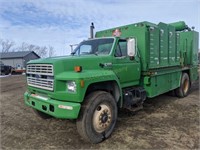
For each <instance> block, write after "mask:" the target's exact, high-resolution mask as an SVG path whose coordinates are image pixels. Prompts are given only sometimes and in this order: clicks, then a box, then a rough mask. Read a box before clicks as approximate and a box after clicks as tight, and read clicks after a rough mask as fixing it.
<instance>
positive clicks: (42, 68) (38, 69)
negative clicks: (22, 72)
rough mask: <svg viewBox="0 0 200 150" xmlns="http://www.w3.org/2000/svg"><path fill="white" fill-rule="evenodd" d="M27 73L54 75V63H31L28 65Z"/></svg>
mask: <svg viewBox="0 0 200 150" xmlns="http://www.w3.org/2000/svg"><path fill="white" fill-rule="evenodd" d="M27 73H30V74H41V75H51V76H53V65H49V64H30V65H27Z"/></svg>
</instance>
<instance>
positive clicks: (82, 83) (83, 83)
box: [80, 80, 85, 88]
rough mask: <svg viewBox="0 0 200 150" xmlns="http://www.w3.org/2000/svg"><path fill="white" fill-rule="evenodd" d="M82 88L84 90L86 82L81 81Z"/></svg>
mask: <svg viewBox="0 0 200 150" xmlns="http://www.w3.org/2000/svg"><path fill="white" fill-rule="evenodd" d="M80 83H81V87H82V88H83V87H84V85H85V82H84V80H81V82H80Z"/></svg>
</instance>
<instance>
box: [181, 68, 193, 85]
mask: <svg viewBox="0 0 200 150" xmlns="http://www.w3.org/2000/svg"><path fill="white" fill-rule="evenodd" d="M183 73H187V74H188V77H189V79H190V84H191V77H190V70H184V71H183V72H182V74H183Z"/></svg>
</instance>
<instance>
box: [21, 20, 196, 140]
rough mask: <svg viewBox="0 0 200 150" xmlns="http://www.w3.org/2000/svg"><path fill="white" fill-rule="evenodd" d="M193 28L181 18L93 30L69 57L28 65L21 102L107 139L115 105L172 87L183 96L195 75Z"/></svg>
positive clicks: (90, 136) (133, 105) (86, 134)
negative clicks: (70, 121) (171, 21)
mask: <svg viewBox="0 0 200 150" xmlns="http://www.w3.org/2000/svg"><path fill="white" fill-rule="evenodd" d="M198 38H199V37H198V32H196V31H194V30H193V29H190V28H189V27H188V26H187V25H186V24H185V22H183V21H179V22H176V23H171V24H166V23H162V22H160V23H159V24H157V25H156V24H153V23H150V22H140V23H134V24H130V25H125V26H120V27H116V28H112V29H107V30H103V31H99V32H96V34H95V38H90V39H88V40H85V41H83V42H81V43H80V44H79V45H78V46H77V47H76V49H75V50H74V51H73V52H72V54H71V55H70V56H63V57H55V58H46V59H39V60H32V61H30V62H28V64H27V71H26V74H27V84H28V90H27V92H26V93H25V94H24V100H25V103H26V104H27V105H28V106H30V107H32V108H33V109H34V111H35V112H36V113H37V114H38V115H39V116H40V117H42V118H49V117H52V116H53V117H55V118H62V119H75V120H76V124H77V130H78V132H79V134H80V135H81V136H82V137H83V139H85V140H86V141H89V142H91V143H99V142H101V141H103V140H105V139H106V138H108V137H109V136H110V135H111V133H112V132H113V129H114V127H115V124H116V120H117V113H118V109H120V108H126V109H129V110H135V109H137V108H139V107H141V106H142V105H143V102H144V101H145V99H147V98H153V97H155V96H158V95H160V94H163V93H166V92H169V91H174V92H175V94H176V96H178V97H180V98H182V97H185V96H187V95H188V94H189V91H190V87H191V84H192V83H193V81H195V80H197V79H198V72H197V71H198V66H197V65H198V56H197V54H198V41H199V39H198Z"/></svg>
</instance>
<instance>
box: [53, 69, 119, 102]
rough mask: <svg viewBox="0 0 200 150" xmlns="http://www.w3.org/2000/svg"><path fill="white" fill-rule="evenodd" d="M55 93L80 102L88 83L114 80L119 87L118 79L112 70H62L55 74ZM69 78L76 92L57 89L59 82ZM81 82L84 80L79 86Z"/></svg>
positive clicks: (63, 97) (68, 99)
mask: <svg viewBox="0 0 200 150" xmlns="http://www.w3.org/2000/svg"><path fill="white" fill-rule="evenodd" d="M55 79H56V81H57V82H56V83H57V85H56V91H58V92H56V94H57V96H58V97H60V98H62V99H65V100H67V101H73V102H82V101H83V100H84V97H85V93H86V91H87V88H88V87H89V85H91V84H93V83H99V82H105V81H116V83H117V84H118V87H120V83H119V79H118V78H117V76H116V75H115V73H114V72H113V71H112V70H84V71H82V72H79V73H78V72H63V73H60V74H59V75H57V76H56V78H55ZM69 80H73V81H75V82H76V84H77V92H76V93H66V90H65V91H63V90H61V91H59V88H60V85H61V83H63V82H64V83H65V84H66V82H67V81H69ZM81 82H84V86H83V87H82V86H81ZM119 91H120V95H122V91H121V88H119Z"/></svg>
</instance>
